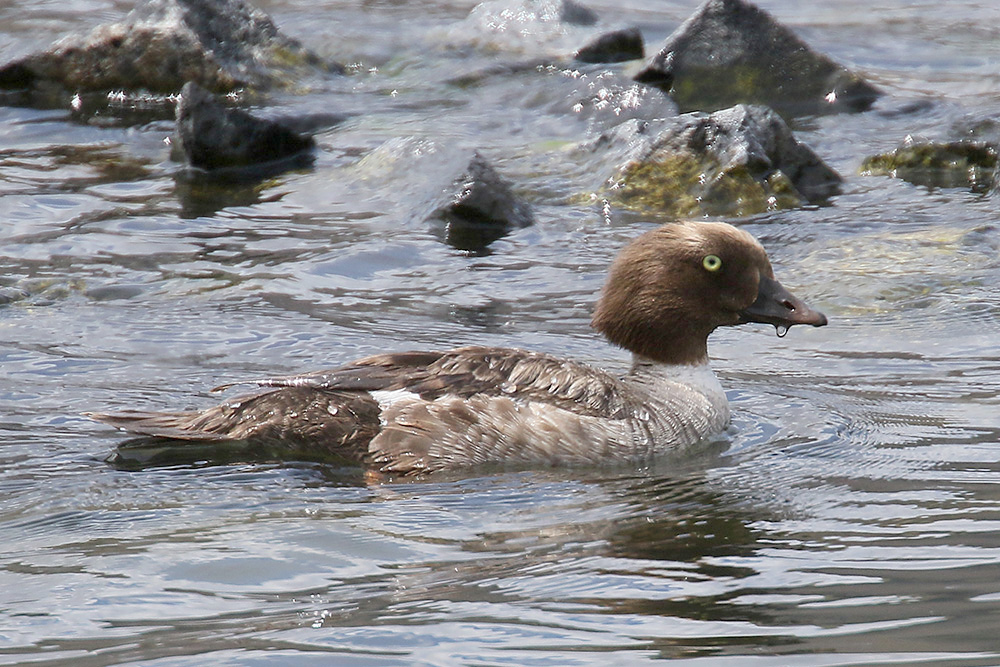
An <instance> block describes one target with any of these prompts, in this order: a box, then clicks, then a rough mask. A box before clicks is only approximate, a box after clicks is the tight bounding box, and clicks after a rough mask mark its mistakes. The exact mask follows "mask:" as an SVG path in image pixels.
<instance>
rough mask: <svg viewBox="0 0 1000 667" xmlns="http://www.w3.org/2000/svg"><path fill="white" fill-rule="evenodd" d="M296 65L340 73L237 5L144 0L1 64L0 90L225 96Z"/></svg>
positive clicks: (268, 82) (52, 94)
mask: <svg viewBox="0 0 1000 667" xmlns="http://www.w3.org/2000/svg"><path fill="white" fill-rule="evenodd" d="M304 66H317V67H322V68H323V69H327V70H332V71H340V68H339V66H337V65H334V64H327V63H323V62H322V61H321V60H320V59H319V58H318V57H317V56H316V55H315V54H313V53H312V52H310V51H309V50H307V49H306V48H304V47H303V46H302V45H301V44H300V43H299V42H298V41H296V40H294V39H292V38H289V37H287V36H285V35H283V34H282V33H281V32H280V31H279V30H278V27H277V26H276V25H275V24H274V22H273V21H272V20H271V18H270V17H269V16H268V15H267V14H266V13H264V12H263V11H261V10H259V9H257V8H255V7H253V6H251V5H250V4H248V3H247V2H245V1H244V0H149V1H148V2H144V3H142V4H140V5H139V6H137V7H136V8H135V9H134V10H132V11H131V12H130V13H129V14H128V15H126V16H125V18H123V19H122V20H121V21H118V22H115V23H110V24H106V25H101V26H98V27H97V28H95V29H94V30H92V31H91V32H90V33H88V34H86V35H69V36H67V37H64V38H63V39H61V40H59V41H58V42H56V43H55V44H53V45H52V46H51V47H50V48H49V49H48V50H46V51H42V52H39V53H35V54H32V55H29V56H27V57H25V58H22V59H19V60H16V61H14V62H10V63H7V64H6V65H3V66H2V67H0V88H5V89H8V90H10V89H14V90H19V91H22V92H23V93H24V94H25V95H27V96H28V97H29V98H30V99H29V100H28V101H29V102H38V101H45V100H47V99H51V98H58V97H59V96H60V95H61V94H65V93H66V92H67V91H68V92H70V93H73V92H87V91H92V92H98V93H107V92H109V91H118V90H126V91H138V90H144V91H151V92H155V93H176V92H177V91H179V90H180V88H181V86H183V85H184V83H185V82H187V81H195V82H197V83H198V84H199V85H201V86H203V87H205V88H207V89H209V90H212V91H215V92H228V91H232V90H234V89H237V88H242V87H250V88H267V87H271V86H275V85H279V84H280V83H281V81H282V77H283V76H285V75H287V74H288V72H289V71H290V70H294V69H297V68H302V67H304Z"/></svg>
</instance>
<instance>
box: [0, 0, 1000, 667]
mask: <svg viewBox="0 0 1000 667" xmlns="http://www.w3.org/2000/svg"><path fill="white" fill-rule="evenodd" d="M259 4H260V6H261V7H262V8H264V9H265V10H267V11H268V12H269V13H271V14H272V15H273V16H274V18H275V19H276V21H277V22H278V24H279V25H280V26H281V27H282V28H283V29H284V30H285V32H287V33H288V34H291V35H294V36H297V37H299V38H301V39H302V41H304V42H305V43H306V44H308V45H309V46H311V47H313V48H314V49H316V50H317V51H319V52H321V53H323V54H324V55H327V56H330V57H332V58H336V59H339V60H342V61H344V62H348V63H350V64H352V65H354V67H353V70H354V71H355V74H354V75H353V76H352V77H350V78H348V79H345V80H343V81H327V82H323V81H317V82H311V84H310V85H311V86H312V88H311V91H310V92H308V93H304V94H297V93H298V92H302V91H293V92H290V93H288V94H283V95H279V96H277V97H276V98H275V99H274V100H272V101H271V104H270V105H269V107H268V108H267V109H264V110H261V111H260V113H264V114H271V115H280V114H285V115H304V114H322V113H327V114H329V113H333V114H343V115H346V116H347V117H348V119H347V120H346V121H345V122H343V123H342V124H339V125H336V126H332V127H328V128H326V129H323V130H322V131H321V132H320V134H319V135H318V137H317V139H318V144H319V150H318V151H317V157H316V161H315V163H314V164H313V166H312V168H311V169H307V170H303V171H299V172H294V173H288V174H284V175H281V176H279V177H276V178H273V179H270V180H267V181H265V182H263V183H260V184H258V185H254V186H245V187H234V188H229V189H220V188H217V187H216V188H213V187H209V186H205V185H204V184H203V183H200V182H197V181H195V182H190V181H186V180H184V179H182V178H175V176H176V173H177V171H178V165H177V164H176V163H174V162H171V161H170V159H169V150H168V148H167V147H166V146H165V145H164V143H163V140H164V138H165V137H167V136H169V134H170V131H171V124H170V123H168V122H151V123H147V124H143V125H139V126H134V127H120V126H116V125H115V124H114V123H101V122H92V123H89V124H82V123H79V122H75V121H73V120H72V119H71V118H70V114H69V112H68V110H49V111H38V110H29V109H23V108H0V297H2V300H3V302H4V304H3V305H0V664H31V665H74V666H77V665H81V666H91V665H121V664H143V665H155V666H157V667H166V666H171V667H174V666H180V665H209V664H211V665H222V664H229V665H312V664H317V665H320V664H322V665H329V664H336V665H359V666H362V665H363V666H366V667H367V666H375V665H378V666H382V665H441V666H452V665H455V666H457V665H475V666H486V665H491V666H493V665H517V666H534V665H537V666H542V665H544V666H550V665H559V666H563V665H599V666H601V667H604V666H607V665H636V664H648V663H653V662H658V661H662V660H668V659H671V660H675V661H676V662H677V663H679V664H691V665H699V666H700V665H755V666H757V665H767V666H772V665H774V666H777V665H782V666H784V665H792V666H798V665H810V666H813V665H824V666H825V665H869V664H894V665H898V664H936V665H960V666H965V665H970V666H971V665H996V664H1000V635H998V633H997V627H998V626H1000V406H998V403H1000V401H998V399H997V389H998V387H1000V352H998V349H997V342H998V340H1000V336H998V334H997V325H998V320H1000V257H998V250H1000V225H998V223H1000V213H998V201H1000V200H998V196H1000V195H998V194H997V193H995V192H993V193H988V194H985V195H981V194H973V193H971V192H969V191H966V190H960V189H944V190H930V189H927V188H922V187H916V186H912V185H909V184H907V183H905V182H902V181H898V180H891V179H888V178H885V177H865V176H860V175H858V167H859V165H860V162H861V160H862V158H864V157H865V156H866V155H870V154H873V153H876V152H880V151H884V150H889V149H892V148H894V147H896V146H897V145H898V144H899V143H900V142H901V141H902V140H903V139H904V138H905V137H906V136H907V135H911V136H913V137H915V138H917V139H921V138H926V139H954V138H958V137H960V136H962V128H967V127H972V126H974V125H977V124H981V122H982V121H987V120H993V121H997V120H998V119H1000V104H998V103H1000V39H998V31H1000V8H998V6H997V5H996V4H995V3H994V2H992V1H991V0H990V1H988V0H982V1H980V2H947V3H942V2H938V1H935V2H931V1H925V2H904V1H903V0H872V1H868V2H856V1H854V0H845V1H840V0H837V1H835V2H827V3H814V2H801V3H800V2H794V1H792V0H769V1H765V2H761V3H760V4H761V6H763V7H764V8H766V9H768V10H770V11H772V12H773V13H774V14H775V15H776V16H777V17H778V18H779V19H780V20H782V21H783V22H784V23H785V24H787V25H789V26H791V27H793V28H794V29H795V30H796V31H797V32H798V33H799V34H800V35H802V36H803V37H804V38H805V39H806V40H807V41H808V42H809V43H810V44H812V45H813V46H814V47H815V48H816V49H818V50H820V51H822V52H825V53H827V54H829V55H831V56H832V57H833V58H835V59H837V60H839V61H841V62H843V63H845V64H847V65H849V66H850V67H852V68H855V69H857V70H859V71H861V72H863V73H864V74H865V75H866V76H867V77H868V78H869V79H870V80H872V81H873V82H875V83H876V84H877V85H879V86H880V87H882V88H883V89H884V90H885V91H886V93H887V95H886V97H885V98H883V99H882V100H881V101H880V102H879V103H878V105H877V107H876V109H874V110H873V111H872V112H869V113H866V114H861V115H854V116H832V117H825V118H821V119H815V120H809V121H801V122H799V123H797V124H796V127H795V129H796V131H797V133H798V135H799V137H800V138H801V139H802V140H803V141H805V142H807V143H808V144H809V145H810V146H812V147H813V148H814V149H815V150H816V151H817V152H818V153H819V154H820V155H821V156H822V157H823V158H824V159H825V160H826V161H827V162H828V163H829V164H831V166H833V167H834V168H836V169H837V170H838V171H839V172H840V173H841V174H843V175H844V176H845V179H846V182H845V187H844V192H843V194H842V195H840V196H838V197H836V198H834V199H833V200H832V202H831V203H830V205H829V206H824V207H821V208H808V209H803V210H795V211H782V212H775V213H772V214H768V215H763V216H758V217H755V218H751V219H746V220H742V221H740V222H739V224H741V225H742V226H743V227H745V228H746V229H748V230H749V231H751V232H752V233H754V234H755V235H757V236H758V237H759V238H760V239H761V240H762V241H763V243H764V244H765V246H766V247H767V248H768V249H769V251H770V254H771V257H772V260H773V263H774V265H775V268H776V271H777V273H778V275H779V277H780V278H781V279H782V281H783V282H784V283H785V284H786V285H788V286H789V287H791V288H792V289H794V290H795V292H796V293H798V294H799V295H800V296H802V297H804V298H806V299H807V300H809V301H810V302H811V303H812V304H813V305H815V306H816V307H818V308H820V309H822V310H824V311H825V312H826V313H827V315H829V316H830V318H831V324H830V326H829V327H826V328H824V329H816V330H805V329H802V328H796V329H793V330H792V331H791V332H790V333H789V335H788V336H787V337H785V338H783V339H778V338H776V337H775V336H774V333H773V331H771V330H768V328H767V327H755V328H754V327H743V328H739V329H729V330H725V331H720V332H718V333H717V334H716V335H715V336H714V337H713V340H712V355H713V358H714V363H715V366H716V368H717V370H718V373H719V375H720V378H721V380H722V382H723V384H724V385H725V386H726V387H727V389H728V390H729V396H730V400H731V403H732V406H733V412H734V423H733V428H732V430H731V431H730V432H729V433H727V434H726V435H725V436H724V437H723V438H722V439H721V440H720V441H718V442H715V443H713V444H712V446H711V447H710V448H709V449H711V451H706V452H705V453H704V454H701V455H693V456H692V457H691V458H690V459H687V460H684V461H680V462H676V461H675V462H661V463H658V464H656V465H654V466H651V467H649V468H644V469H626V470H616V471H613V472H608V471H573V470H569V471H544V472H522V473H516V474H515V473H509V474H489V475H475V474H469V475H461V476H454V477H442V478H439V479H432V480H428V481H422V482H413V483H391V484H375V485H366V484H365V480H364V479H363V478H362V477H361V476H360V475H359V474H358V472H357V471H351V470H346V471H345V470H334V469H330V468H326V467H323V466H318V465H307V464H285V465H279V464H262V463H255V464H249V463H242V464H241V463H236V464H232V465H224V466H219V465H197V464H196V465H179V466H165V467H154V468H147V469H144V470H137V471H135V470H122V469H117V468H115V467H112V466H111V465H109V464H108V463H106V462H105V458H106V457H107V455H108V454H109V453H110V452H111V451H112V448H113V446H114V445H115V443H116V442H118V440H119V438H118V436H116V434H115V433H114V432H113V431H110V430H109V429H107V428H106V427H103V426H100V425H97V424H94V423H91V422H89V421H87V420H86V419H84V418H83V417H81V416H79V413H81V412H83V411H86V410H94V409H99V410H115V409H120V408H127V407H133V406H135V407H144V408H152V409H168V408H178V407H181V408H183V407H193V406H203V405H207V404H208V403H209V402H210V401H211V400H214V399H213V397H212V396H210V395H209V394H208V389H209V388H211V387H213V386H215V385H217V384H219V383H220V382H223V381H226V380H234V379H245V378H249V377H259V376H262V375H273V374H283V373H287V372H292V371H300V370H308V369H315V368H320V367H327V366H332V365H336V364H338V363H342V362H346V361H349V360H351V359H353V358H356V357H358V356H360V355H364V354H368V353H373V352H376V351H379V350H386V349H389V350H400V349H411V348H442V347H447V346H453V345H459V344H464V343H468V342H484V343H488V344H502V345H516V346H522V347H531V348H535V349H540V350H545V351H549V352H555V353H559V354H564V355H570V356H573V357H576V358H579V359H582V360H584V361H587V362H591V363H595V364H600V365H603V366H605V367H608V368H611V369H620V368H622V367H623V366H624V365H625V363H626V358H625V355H624V354H623V353H621V352H620V351H618V350H614V349H611V348H610V347H608V346H607V345H605V344H604V343H603V342H601V341H600V340H598V339H597V338H596V337H595V336H594V335H593V334H592V333H591V332H590V331H589V330H588V326H587V322H588V319H589V309H590V307H591V305H592V303H593V301H594V298H595V296H596V292H597V290H598V289H599V287H600V285H601V284H602V282H603V276H604V269H605V266H606V265H607V263H608V261H609V259H610V258H611V257H612V256H613V254H614V252H615V251H616V249H617V248H619V247H620V246H621V245H622V244H623V243H624V242H625V241H626V240H627V239H629V238H631V237H633V236H635V235H637V234H638V233H640V232H641V231H643V230H645V229H648V228H649V227H650V226H651V225H652V224H654V223H656V222H659V221H657V220H652V219H648V218H647V219H642V218H640V217H637V216H634V215H625V214H623V213H622V212H620V211H616V210H611V211H610V215H609V216H607V215H605V211H603V210H602V208H601V206H600V204H599V202H595V200H593V199H592V198H591V197H590V196H589V194H590V193H592V192H594V189H595V188H596V186H597V185H598V183H597V182H595V181H594V176H593V174H594V173H598V172H599V169H598V166H597V165H593V164H588V163H587V161H586V160H587V158H586V157H581V156H580V154H578V153H573V152H571V151H570V150H569V147H570V146H571V145H572V144H573V143H575V142H578V141H581V140H584V139H587V138H591V137H593V136H594V133H595V132H598V131H600V130H601V129H605V128H607V127H610V126H611V125H613V123H614V122H615V120H616V119H620V118H623V117H632V116H635V117H656V116H658V115H663V114H664V113H666V112H667V111H668V108H667V107H668V106H669V105H668V103H665V102H664V101H663V99H662V97H661V96H658V95H649V96H646V97H644V98H642V99H641V100H640V104H639V106H638V108H633V107H629V106H628V105H627V104H625V105H622V104H621V103H620V102H621V100H620V98H616V97H614V96H612V97H611V98H610V101H609V102H607V103H605V100H606V98H607V96H606V95H602V93H601V89H602V88H606V87H608V86H607V84H608V82H609V81H613V79H612V78H609V77H600V76H597V73H595V72H594V71H593V70H588V71H583V72H577V73H573V72H568V71H563V70H554V71H550V72H545V73H541V72H537V71H536V72H528V73H521V74H516V75H499V76H487V77H485V78H483V79H481V80H479V81H478V82H476V83H475V84H473V85H455V84H454V83H449V80H450V79H453V78H454V77H456V76H459V75H462V74H465V73H467V72H469V71H470V70H471V71H478V70H482V69H484V68H486V67H488V66H489V65H490V64H492V63H495V62H497V61H513V60H517V59H519V58H522V56H520V55H518V54H517V53H516V51H517V49H519V48H520V49H522V51H523V58H529V57H534V56H535V55H537V53H536V49H537V47H536V46H532V44H531V40H528V41H527V44H526V45H523V46H518V45H516V44H510V43H506V44H501V45H495V46H494V47H491V46H490V45H489V44H483V43H482V41H481V40H480V41H479V42H477V43H472V44H470V43H467V40H465V41H463V40H464V38H463V36H462V35H463V34H464V33H463V32H462V30H461V29H456V28H455V25H456V24H458V23H459V22H461V21H462V20H463V19H464V18H465V17H466V16H467V15H468V13H469V10H470V9H471V8H472V6H473V4H474V3H472V2H457V1H456V2H452V1H450V0H438V1H436V2H426V3H425V2H409V3H406V2H391V1H388V0H387V1H384V2H381V1H376V2H368V3H358V2H348V1H346V0H319V1H316V0H310V1H308V2H307V1H306V0H276V1H273V2H264V3H259ZM588 4H589V5H590V6H591V7H592V8H594V9H596V10H598V11H599V12H601V13H602V14H604V15H605V16H609V15H610V16H614V17H615V18H616V19H617V20H620V21H622V22H625V23H634V24H638V25H640V26H641V27H642V29H643V32H644V35H645V38H646V41H647V47H648V48H649V49H654V48H656V47H657V46H658V45H659V44H660V43H661V42H662V40H663V39H664V38H665V37H666V36H667V35H668V34H669V33H670V32H671V31H672V30H673V28H674V27H676V26H677V25H678V24H679V23H680V22H681V21H683V19H684V18H686V17H687V16H688V15H689V14H690V13H691V12H692V11H693V10H694V8H695V5H696V3H695V2H693V1H691V2H687V1H684V2H681V1H662V2H647V1H645V0H628V1H627V2H625V3H624V4H622V3H621V2H618V1H612V0H589V3H588ZM130 6H131V4H130V3H128V2H115V1H113V0H74V1H73V2H68V3H67V2H55V1H50V2H38V0H8V1H7V2H6V3H4V4H3V5H0V54H3V55H4V57H13V56H15V55H21V54H25V53H28V52H30V51H31V50H34V49H37V48H40V47H42V46H43V45H47V44H48V43H49V42H50V41H52V40H53V39H55V38H57V37H59V36H61V35H62V34H65V33H67V32H69V31H71V30H76V29H80V28H82V27H85V26H89V25H94V24H97V23H100V22H106V21H109V20H114V19H117V18H118V17H120V16H121V15H122V14H123V13H124V12H125V11H126V10H127V9H128V8H129V7H130ZM558 38H559V36H553V38H552V39H553V40H555V41H558ZM628 67H629V66H625V67H624V68H622V67H617V68H612V71H622V69H624V70H625V71H626V73H627V71H628ZM577 105H579V106H577ZM97 120H98V121H100V119H97ZM456 147H458V148H462V149H471V148H476V149H479V150H480V151H481V152H482V153H483V154H484V155H485V156H487V157H488V158H489V159H490V160H491V161H492V162H493V163H494V164H495V165H496V166H497V168H498V169H499V170H500V171H501V172H503V173H504V174H505V175H506V176H507V177H508V178H510V179H511V180H512V181H514V182H515V183H516V184H517V188H518V191H519V192H520V193H522V194H523V195H524V196H525V197H526V198H527V199H529V200H530V201H531V203H532V205H533V206H534V208H535V212H536V218H537V222H536V224H535V225H534V226H533V227H529V228H526V229H523V230H517V231H514V232H513V233H511V234H510V235H509V236H507V237H505V238H504V239H501V240H500V241H498V242H496V243H495V244H494V245H493V246H492V248H491V252H490V253H489V254H485V255H482V256H469V255H467V254H464V253H462V252H459V251H457V250H455V249H452V248H451V247H449V246H448V245H447V244H445V243H443V242H442V235H441V232H440V230H435V229H434V228H432V227H430V226H428V225H427V224H426V223H423V222H421V221H420V220H419V219H414V217H413V211H417V210H420V207H421V206H422V205H424V204H425V203H426V197H427V192H426V190H425V188H426V187H427V183H428V182H431V181H433V166H432V167H430V169H431V173H430V174H429V175H427V176H426V177H425V175H421V174H417V173H414V171H417V170H413V169H407V165H408V164H409V163H408V162H407V160H409V159H410V158H408V157H406V156H408V155H409V156H412V155H413V154H415V153H422V154H424V155H425V156H426V155H427V154H430V155H431V159H430V160H425V161H424V162H423V163H422V164H425V165H435V164H437V161H436V158H435V157H434V156H435V155H441V156H444V157H442V159H445V157H446V156H448V155H449V151H453V150H454V149H455V148H456ZM401 156H402V157H401ZM598 180H599V179H598ZM712 447H714V449H712Z"/></svg>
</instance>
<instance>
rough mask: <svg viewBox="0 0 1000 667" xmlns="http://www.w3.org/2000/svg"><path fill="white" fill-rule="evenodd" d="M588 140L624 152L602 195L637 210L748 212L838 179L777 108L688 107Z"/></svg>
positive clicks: (804, 199) (816, 197)
mask: <svg viewBox="0 0 1000 667" xmlns="http://www.w3.org/2000/svg"><path fill="white" fill-rule="evenodd" d="M588 148H589V150H606V151H609V152H611V153H615V152H617V153H618V154H619V155H622V156H624V164H623V166H620V167H619V168H618V169H617V171H616V172H615V174H614V175H613V176H612V177H611V178H610V179H609V181H608V182H609V183H610V187H609V188H608V189H607V195H608V197H609V198H610V199H611V200H612V201H613V202H615V203H616V204H618V205H620V206H623V207H626V208H629V209H632V210H636V211H654V212H661V213H666V214H669V215H673V216H680V217H685V216H699V215H752V214H754V213H760V212H762V211H768V210H774V209H780V208H792V207H796V206H801V205H803V204H805V203H808V202H815V201H821V200H823V199H825V198H827V197H829V196H831V195H833V194H836V193H837V191H838V189H839V185H840V183H841V178H840V176H839V175H838V174H837V173H836V172H835V171H834V170H833V169H831V168H830V167H828V166H827V165H826V164H825V163H824V162H823V161H822V160H821V159H820V158H819V157H818V156H817V155H816V154H815V153H814V152H813V151H812V150H811V149H810V148H809V147H807V146H806V145H804V144H802V143H800V142H799V141H798V140H797V139H796V138H795V136H794V135H793V134H792V132H791V130H790V129H789V128H788V126H787V125H786V124H785V122H784V121H783V120H782V119H781V117H780V116H778V114H777V113H775V112H774V111H772V110H771V109H769V108H767V107H761V106H748V105H738V106H735V107H733V108H731V109H725V110H722V111H717V112H715V113H713V114H705V113H689V114H684V115H681V116H679V117H677V118H676V119H671V120H669V121H666V122H665V123H663V124H662V125H659V124H654V123H644V122H642V121H630V122H628V123H624V124H623V125H622V126H620V127H618V128H616V129H615V130H613V131H611V132H609V133H605V134H604V135H602V136H601V137H600V138H599V139H598V140H597V141H596V142H593V143H592V144H590V145H589V147H588Z"/></svg>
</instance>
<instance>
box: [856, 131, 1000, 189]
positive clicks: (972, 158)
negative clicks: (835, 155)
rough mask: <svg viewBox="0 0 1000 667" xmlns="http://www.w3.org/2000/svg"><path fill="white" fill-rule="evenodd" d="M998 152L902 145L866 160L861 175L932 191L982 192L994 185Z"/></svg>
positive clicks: (967, 145) (971, 146) (971, 145)
mask: <svg viewBox="0 0 1000 667" xmlns="http://www.w3.org/2000/svg"><path fill="white" fill-rule="evenodd" d="M997 157H998V148H997V146H996V145H994V144H991V143H986V142H979V141H953V142H945V143H935V142H922V143H917V142H911V141H908V142H906V143H905V144H904V145H903V146H900V147H899V148H897V149H896V150H894V151H892V152H890V153H881V154H879V155H873V156H871V157H869V158H866V159H865V161H864V162H863V163H862V164H861V173H862V174H864V175H866V176H871V175H887V176H892V177H893V178H901V179H903V180H904V181H908V182H910V183H913V184H914V185H923V186H927V187H932V188H969V189H971V190H972V191H973V192H986V191H987V190H990V189H991V188H993V187H995V186H996V185H997V176H998V174H997V167H998V160H997Z"/></svg>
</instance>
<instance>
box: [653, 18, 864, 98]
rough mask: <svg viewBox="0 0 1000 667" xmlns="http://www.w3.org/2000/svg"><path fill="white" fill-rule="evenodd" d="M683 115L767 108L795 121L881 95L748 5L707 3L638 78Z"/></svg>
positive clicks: (670, 38)
mask: <svg viewBox="0 0 1000 667" xmlns="http://www.w3.org/2000/svg"><path fill="white" fill-rule="evenodd" d="M636 80H637V81H639V82H641V83H647V84H650V85H655V86H658V87H660V88H662V89H663V90H665V91H668V92H669V93H670V94H671V96H672V97H673V98H674V100H675V101H676V102H677V104H678V106H679V107H680V108H681V110H682V111H694V110H701V111H713V110H716V109H722V108H726V107H729V106H732V105H734V104H740V103H753V104H766V105H769V106H771V107H773V108H774V109H776V110H777V111H779V112H780V113H782V114H784V115H790V116H797V115H809V114H818V113H833V112H839V111H864V110H867V109H868V108H869V107H871V105H872V104H873V103H874V101H875V100H876V99H877V98H878V96H879V95H880V94H881V93H880V91H879V90H878V89H877V88H875V87H874V86H872V85H870V84H868V83H867V82H865V81H864V80H862V79H861V78H860V77H859V76H858V75H856V74H853V73H851V72H849V71H848V70H847V69H845V68H844V67H842V66H840V65H838V64H837V63H835V62H833V61H832V60H831V59H829V58H828V57H826V56H824V55H822V54H819V53H816V52H815V51H813V50H812V49H810V48H809V46H808V45H807V44H806V43H805V42H803V41H802V40H801V39H799V38H798V37H797V36H796V35H795V33H793V32H792V31H791V30H789V29H788V28H786V27H785V26H783V25H781V24H780V23H778V22H777V21H775V20H774V18H773V17H772V16H771V15H770V14H768V13H767V12H765V11H763V10H761V9H759V8H757V7H756V6H754V5H753V4H751V3H749V2H747V1H746V0H707V1H706V2H705V3H704V4H703V5H702V6H701V7H700V8H699V9H698V10H697V11H696V12H695V13H694V15H692V16H691V17H690V18H689V19H688V20H687V21H685V22H684V24H683V25H681V26H680V27H679V28H678V29H677V30H676V31H675V32H674V33H673V34H672V35H671V36H670V37H668V38H667V41H666V43H665V44H664V46H663V48H662V49H661V50H660V52H659V53H657V54H656V55H655V56H653V57H652V58H651V59H650V61H649V62H648V63H647V64H646V67H645V68H644V69H643V70H642V71H641V72H639V74H637V75H636Z"/></svg>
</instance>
